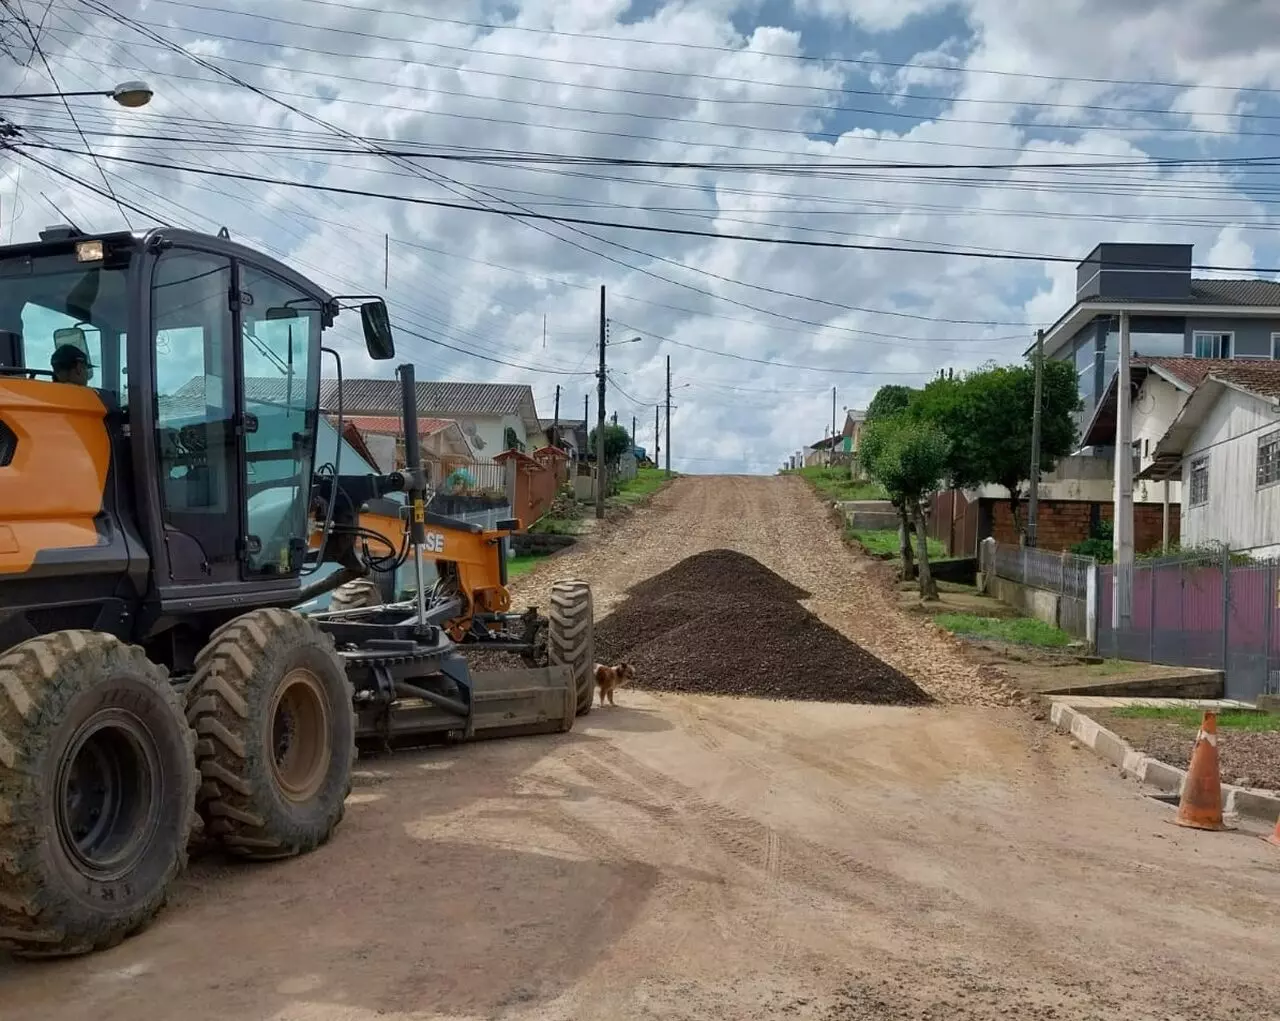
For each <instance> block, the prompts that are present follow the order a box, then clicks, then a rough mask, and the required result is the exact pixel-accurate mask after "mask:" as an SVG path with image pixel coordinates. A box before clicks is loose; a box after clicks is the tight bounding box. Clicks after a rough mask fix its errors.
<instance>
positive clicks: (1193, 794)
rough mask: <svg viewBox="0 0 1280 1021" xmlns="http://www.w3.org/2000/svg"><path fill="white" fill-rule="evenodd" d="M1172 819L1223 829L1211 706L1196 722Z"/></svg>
mask: <svg viewBox="0 0 1280 1021" xmlns="http://www.w3.org/2000/svg"><path fill="white" fill-rule="evenodd" d="M1174 822H1176V823H1177V824H1178V825H1179V826H1189V827H1191V828H1192V829H1196V830H1225V829H1226V826H1224V825H1223V823H1222V776H1221V774H1220V773H1219V771H1218V716H1217V714H1216V713H1215V712H1214V711H1213V710H1207V711H1206V712H1205V714H1204V718H1203V720H1202V721H1201V723H1200V733H1198V734H1197V735H1196V745H1195V748H1193V749H1192V751H1191V768H1189V769H1188V770H1187V779H1186V781H1185V782H1184V783H1183V785H1182V799H1181V800H1180V801H1179V802H1178V816H1177V818H1176V819H1174Z"/></svg>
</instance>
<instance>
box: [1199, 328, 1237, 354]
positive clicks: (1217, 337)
mask: <svg viewBox="0 0 1280 1021" xmlns="http://www.w3.org/2000/svg"><path fill="white" fill-rule="evenodd" d="M1234 337H1235V334H1232V333H1200V332H1197V333H1195V334H1193V335H1192V340H1191V352H1192V354H1194V355H1195V357H1197V358H1230V357H1231V348H1232V343H1231V341H1232V340H1233V338H1234Z"/></svg>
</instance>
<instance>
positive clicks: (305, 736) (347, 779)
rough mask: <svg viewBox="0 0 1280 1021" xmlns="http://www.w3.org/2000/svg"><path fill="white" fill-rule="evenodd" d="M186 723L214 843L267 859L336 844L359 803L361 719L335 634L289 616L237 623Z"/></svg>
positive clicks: (202, 660)
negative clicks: (355, 777)
mask: <svg viewBox="0 0 1280 1021" xmlns="http://www.w3.org/2000/svg"><path fill="white" fill-rule="evenodd" d="M187 719H188V720H189V721H190V722H191V725H192V726H193V727H194V728H195V731H196V738H197V741H196V761H197V763H198V765H199V768H200V773H201V776H202V777H203V780H204V783H203V785H202V786H201V788H200V812H201V815H203V816H204V820H205V830H206V832H207V833H208V834H209V835H210V836H211V837H213V838H215V839H217V840H219V841H220V842H221V843H222V845H223V846H224V847H225V848H226V849H227V850H228V851H229V852H231V853H233V854H236V855H239V856H241V857H244V858H254V859H260V860H270V859H275V858H287V857H290V856H292V855H296V854H302V853H304V852H307V851H311V850H314V849H315V848H316V847H318V846H319V845H321V844H323V843H324V842H325V841H326V840H328V839H329V837H330V836H331V835H332V833H333V831H334V829H335V828H336V827H337V825H338V823H339V822H340V821H341V820H342V815H343V808H344V803H345V801H346V798H347V795H348V794H350V793H351V768H352V763H353V762H354V761H355V714H354V712H353V711H352V708H351V690H350V686H349V685H348V683H347V677H346V672H345V670H344V669H343V666H342V661H341V659H339V657H338V655H337V653H336V652H335V651H334V648H333V641H332V639H330V638H329V636H328V635H326V634H325V633H324V632H322V631H321V630H320V629H319V628H317V627H316V626H315V625H314V624H312V623H311V622H310V621H308V620H306V618H304V617H302V616H301V615H299V614H297V613H293V612H291V611H288V610H277V609H265V610H254V611H253V612H251V613H247V614H245V615H244V616H242V617H238V618H237V619H236V620H235V621H233V622H232V623H231V625H230V626H229V627H226V628H224V629H222V630H221V631H220V632H219V634H218V636H217V638H216V639H215V640H214V641H212V642H210V643H209V645H207V646H205V648H204V649H203V650H201V652H200V655H199V656H198V657H197V659H196V675H195V678H194V680H193V681H192V683H191V687H190V688H189V689H188V692H187Z"/></svg>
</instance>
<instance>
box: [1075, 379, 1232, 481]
mask: <svg viewBox="0 0 1280 1021" xmlns="http://www.w3.org/2000/svg"><path fill="white" fill-rule="evenodd" d="M1238 365H1239V362H1237V361H1233V360H1231V359H1222V358H1187V357H1165V358H1140V357H1139V358H1134V359H1133V360H1132V362H1131V363H1130V366H1129V388H1130V394H1131V396H1130V399H1129V407H1130V415H1131V419H1130V421H1131V422H1132V428H1133V449H1134V453H1135V454H1136V455H1137V471H1138V472H1139V473H1141V472H1144V471H1145V470H1146V469H1147V468H1148V467H1149V466H1150V465H1151V463H1152V459H1153V456H1154V452H1155V449H1156V445H1157V444H1158V443H1159V442H1160V440H1161V439H1162V438H1163V437H1164V435H1165V433H1166V432H1168V430H1169V426H1171V425H1172V424H1173V420H1174V419H1175V418H1177V417H1178V413H1179V412H1180V411H1182V408H1183V405H1185V404H1186V403H1187V399H1188V398H1189V397H1190V396H1191V394H1192V392H1193V391H1194V390H1195V389H1196V387H1198V386H1199V385H1200V384H1201V383H1203V382H1204V380H1205V379H1206V378H1207V377H1208V376H1209V375H1210V374H1211V373H1213V372H1217V371H1219V370H1230V369H1232V368H1234V367H1236V366H1238ZM1118 381H1119V376H1118V375H1115V374H1113V375H1112V376H1111V379H1110V380H1109V381H1108V383H1107V387H1106V389H1105V390H1104V391H1103V394H1102V397H1101V398H1100V399H1099V401H1098V403H1097V405H1096V406H1095V407H1094V409H1093V414H1092V415H1091V416H1090V417H1089V420H1088V421H1087V422H1086V423H1085V427H1084V431H1083V433H1082V435H1081V437H1080V444H1081V446H1084V447H1095V448H1105V447H1109V446H1113V445H1114V444H1115V437H1116V403H1117V395H1116V389H1117V383H1118ZM1152 481H1153V480H1151V479H1150V478H1146V477H1144V476H1142V475H1141V474H1140V475H1139V477H1138V482H1137V484H1136V486H1135V492H1134V499H1135V500H1136V501H1137V502H1139V503H1147V502H1156V501H1159V500H1163V499H1164V491H1163V487H1162V486H1159V485H1157V486H1154V487H1153V486H1152ZM1168 482H1169V494H1168V495H1169V502H1170V503H1180V502H1181V497H1182V493H1181V483H1180V482H1179V481H1178V479H1176V478H1171V479H1169V480H1168Z"/></svg>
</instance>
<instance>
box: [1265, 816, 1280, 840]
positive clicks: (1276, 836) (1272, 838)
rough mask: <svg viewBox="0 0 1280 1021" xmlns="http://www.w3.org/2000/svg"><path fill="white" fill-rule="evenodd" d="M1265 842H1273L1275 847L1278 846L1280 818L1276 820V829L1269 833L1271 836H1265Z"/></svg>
mask: <svg viewBox="0 0 1280 1021" xmlns="http://www.w3.org/2000/svg"><path fill="white" fill-rule="evenodd" d="M1267 843H1268V844H1275V845H1276V847H1280V819H1277V820H1276V831H1275V832H1274V833H1273V834H1271V836H1269V837H1267Z"/></svg>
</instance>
